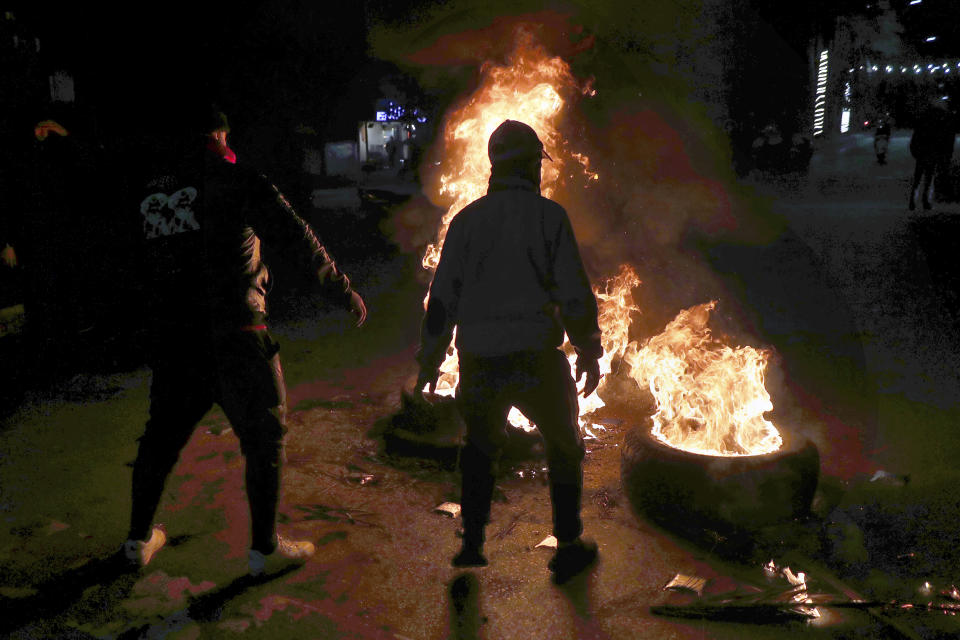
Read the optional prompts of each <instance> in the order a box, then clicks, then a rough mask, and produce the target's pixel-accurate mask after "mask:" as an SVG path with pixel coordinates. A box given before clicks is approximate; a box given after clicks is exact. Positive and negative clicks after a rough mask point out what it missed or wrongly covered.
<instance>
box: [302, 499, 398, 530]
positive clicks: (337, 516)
mask: <svg viewBox="0 0 960 640" xmlns="http://www.w3.org/2000/svg"><path fill="white" fill-rule="evenodd" d="M294 509H297V510H298V511H303V512H304V513H306V514H307V515H305V516H304V517H303V519H304V520H326V521H329V522H346V523H349V524H359V525H363V526H367V527H380V526H382V525H380V524H377V523H376V522H370V521H368V520H365V519H364V518H366V517H369V516H375V515H376V514H375V513H372V512H370V511H364V510H362V509H352V508H345V507H328V506H326V505H322V504H298V505H296V506H295V507H294Z"/></svg>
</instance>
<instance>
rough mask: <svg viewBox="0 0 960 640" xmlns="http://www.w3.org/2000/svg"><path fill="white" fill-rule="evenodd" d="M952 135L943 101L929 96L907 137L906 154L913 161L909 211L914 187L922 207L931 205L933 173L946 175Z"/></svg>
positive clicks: (912, 206) (939, 177) (952, 126)
mask: <svg viewBox="0 0 960 640" xmlns="http://www.w3.org/2000/svg"><path fill="white" fill-rule="evenodd" d="M955 137H956V125H955V123H954V120H953V116H952V114H951V113H950V112H949V111H948V110H947V106H946V104H945V103H944V101H943V100H941V99H940V98H937V97H932V98H930V100H929V101H928V104H927V108H926V109H925V110H924V112H923V113H922V114H920V118H919V120H918V121H917V126H916V128H915V129H914V130H913V135H912V136H911V137H910V154H911V155H912V156H913V157H914V159H915V160H916V162H917V163H916V166H915V168H914V171H913V182H912V183H911V184H910V201H909V203H908V205H907V206H908V207H909V209H910V211H913V210H914V209H916V208H917V190H918V189H920V188H922V191H921V192H920V193H921V203H922V205H923V208H924V209H925V210H929V209H932V208H933V205H932V204H931V202H930V198H931V196H932V193H931V192H932V190H933V189H932V187H933V180H934V176H936V178H937V180H938V181H939V180H943V179H946V177H947V176H948V175H949V171H948V170H949V168H950V158H951V157H952V156H953V145H954V138H955Z"/></svg>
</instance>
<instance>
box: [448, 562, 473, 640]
mask: <svg viewBox="0 0 960 640" xmlns="http://www.w3.org/2000/svg"><path fill="white" fill-rule="evenodd" d="M449 595H450V637H451V638H453V639H454V640H475V639H476V638H479V637H480V604H479V603H480V581H479V580H477V576H476V575H474V574H473V573H471V572H469V571H465V572H463V573H460V574H458V575H457V577H455V578H454V579H453V580H452V581H451V582H450V589H449Z"/></svg>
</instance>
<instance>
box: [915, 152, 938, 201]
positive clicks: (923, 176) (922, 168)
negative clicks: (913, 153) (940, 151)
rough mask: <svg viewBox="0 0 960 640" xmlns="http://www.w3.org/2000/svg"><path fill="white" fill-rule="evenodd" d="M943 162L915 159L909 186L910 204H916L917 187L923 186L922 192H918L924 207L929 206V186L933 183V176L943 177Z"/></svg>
mask: <svg viewBox="0 0 960 640" xmlns="http://www.w3.org/2000/svg"><path fill="white" fill-rule="evenodd" d="M944 164H945V163H944V162H942V161H940V160H935V159H934V160H931V159H929V158H926V159H917V165H916V167H914V170H913V182H912V183H911V185H910V204H911V205H915V204H916V198H917V187H919V186H920V185H921V183H922V184H923V190H922V191H921V192H920V195H921V198H922V202H923V204H924V205H929V204H930V185H931V183H932V182H933V178H934V175H936V176H943V175H944V173H945V167H944Z"/></svg>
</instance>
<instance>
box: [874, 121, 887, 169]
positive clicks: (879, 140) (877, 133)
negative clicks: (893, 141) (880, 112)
mask: <svg viewBox="0 0 960 640" xmlns="http://www.w3.org/2000/svg"><path fill="white" fill-rule="evenodd" d="M889 147H890V121H889V120H887V119H886V118H881V119H880V121H879V122H877V128H876V129H875V130H874V132H873V152H874V153H876V154H877V164H881V165H883V164H887V149H888V148H889Z"/></svg>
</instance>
